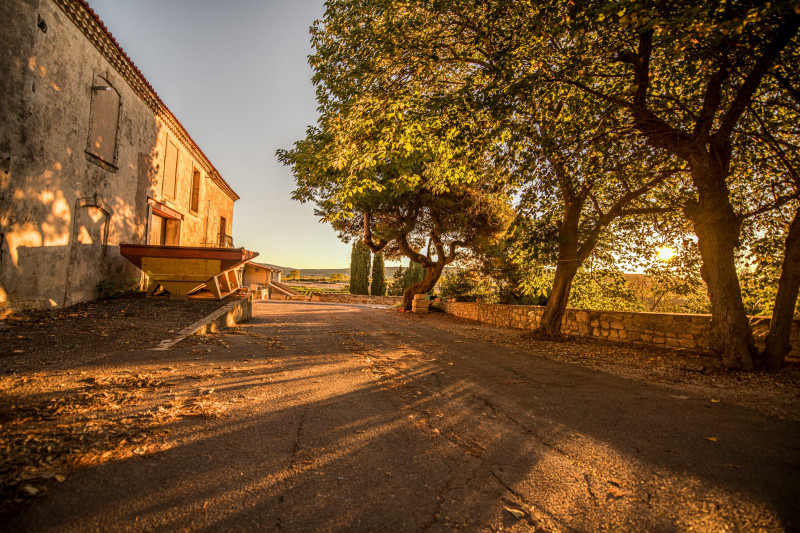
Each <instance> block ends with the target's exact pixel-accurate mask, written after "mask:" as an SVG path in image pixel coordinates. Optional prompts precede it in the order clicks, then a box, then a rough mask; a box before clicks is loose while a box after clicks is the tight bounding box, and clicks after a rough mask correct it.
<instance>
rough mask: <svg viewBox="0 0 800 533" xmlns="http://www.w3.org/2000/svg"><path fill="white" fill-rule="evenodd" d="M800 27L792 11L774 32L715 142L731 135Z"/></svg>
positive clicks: (727, 114) (797, 16) (722, 121)
mask: <svg viewBox="0 0 800 533" xmlns="http://www.w3.org/2000/svg"><path fill="white" fill-rule="evenodd" d="M798 28H800V15H799V14H797V13H795V12H794V11H791V12H790V14H789V16H788V17H787V18H786V20H785V21H784V23H783V24H782V25H781V26H780V27H779V28H778V29H777V30H776V31H775V32H774V34H773V35H774V37H773V38H772V40H771V41H770V42H769V43H768V44H767V46H766V47H765V48H764V52H763V53H762V54H761V57H759V58H758V59H757V60H756V62H755V65H753V70H751V71H750V74H748V75H747V78H745V80H744V83H743V84H742V86H741V87H739V90H738V91H737V93H736V97H735V98H734V99H733V102H732V103H731V106H730V108H728V112H727V113H725V116H724V117H723V118H722V120H721V122H720V126H719V130H717V132H716V133H715V134H714V135H713V141H714V142H723V141H724V140H727V139H728V137H730V135H731V132H732V131H733V128H734V126H736V123H737V122H738V121H739V117H741V116H742V113H744V111H745V109H747V105H748V104H749V103H750V101H751V100H752V98H753V94H754V93H755V92H756V89H758V86H759V84H760V83H761V79H762V78H763V77H764V75H765V74H766V73H767V72H768V71H769V69H770V68H771V67H772V65H774V64H775V62H776V61H777V60H778V56H779V55H780V53H781V51H782V50H783V49H784V48H786V46H787V45H788V44H789V42H790V41H791V40H792V39H793V38H794V37H795V36H796V35H797V30H798Z"/></svg>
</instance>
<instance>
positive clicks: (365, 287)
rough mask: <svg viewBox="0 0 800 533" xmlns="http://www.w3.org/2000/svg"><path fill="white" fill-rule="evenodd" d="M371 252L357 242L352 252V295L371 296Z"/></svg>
mask: <svg viewBox="0 0 800 533" xmlns="http://www.w3.org/2000/svg"><path fill="white" fill-rule="evenodd" d="M370 255H371V254H370V251H369V248H367V247H366V246H365V245H364V243H362V242H361V241H360V240H357V241H356V242H354V243H353V249H352V250H351V251H350V294H369V262H370Z"/></svg>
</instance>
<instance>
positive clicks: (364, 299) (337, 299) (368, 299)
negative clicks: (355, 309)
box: [311, 293, 403, 305]
mask: <svg viewBox="0 0 800 533" xmlns="http://www.w3.org/2000/svg"><path fill="white" fill-rule="evenodd" d="M311 301H312V302H332V303H342V304H374V305H397V304H399V303H401V302H402V301H403V297H402V296H367V295H361V294H333V293H322V294H312V295H311Z"/></svg>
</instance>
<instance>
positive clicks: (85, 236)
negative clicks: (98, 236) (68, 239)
mask: <svg viewBox="0 0 800 533" xmlns="http://www.w3.org/2000/svg"><path fill="white" fill-rule="evenodd" d="M75 238H76V239H77V240H78V242H79V243H81V244H92V243H93V242H94V241H93V240H92V236H91V235H89V230H87V229H86V226H81V229H79V230H78V235H77V236H76V237H75Z"/></svg>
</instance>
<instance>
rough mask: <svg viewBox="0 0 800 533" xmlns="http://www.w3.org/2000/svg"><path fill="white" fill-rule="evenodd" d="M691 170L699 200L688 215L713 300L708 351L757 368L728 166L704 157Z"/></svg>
mask: <svg viewBox="0 0 800 533" xmlns="http://www.w3.org/2000/svg"><path fill="white" fill-rule="evenodd" d="M714 159H716V161H714ZM691 170H692V179H693V180H694V182H695V186H696V187H697V192H698V196H697V198H698V200H697V202H693V203H692V204H689V205H687V206H686V215H687V217H688V218H689V220H691V222H692V224H693V225H694V230H695V234H696V235H697V245H698V248H699V249H700V256H701V258H702V260H703V266H702V267H701V268H700V275H701V276H702V277H703V280H704V281H705V282H706V286H707V287H708V296H709V299H710V300H711V338H710V339H709V341H710V343H709V344H710V348H711V349H712V350H713V351H714V353H716V354H717V355H718V356H719V357H720V359H721V360H722V364H723V365H724V366H725V367H727V368H730V369H741V370H753V368H754V364H753V355H754V353H755V344H754V342H753V334H752V332H751V330H750V323H749V321H748V318H747V314H746V313H745V311H744V304H743V303H742V292H741V288H740V286H739V277H738V275H737V273H736V263H735V260H734V250H735V249H736V247H737V246H739V231H740V227H741V221H740V219H739V218H738V217H737V216H736V213H735V212H734V211H733V207H732V206H731V204H730V201H729V200H728V198H729V193H728V189H727V184H726V181H725V178H726V176H727V167H726V165H725V164H724V163H720V158H712V156H710V155H708V154H705V157H695V158H692V161H691Z"/></svg>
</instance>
